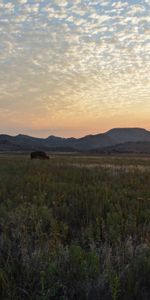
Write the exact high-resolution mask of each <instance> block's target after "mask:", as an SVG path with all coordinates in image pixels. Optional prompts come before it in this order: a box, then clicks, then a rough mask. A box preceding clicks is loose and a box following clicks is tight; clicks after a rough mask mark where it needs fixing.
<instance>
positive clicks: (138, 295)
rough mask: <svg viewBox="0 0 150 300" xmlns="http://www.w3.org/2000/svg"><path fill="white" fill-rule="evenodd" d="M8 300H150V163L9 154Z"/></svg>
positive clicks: (0, 172) (5, 161)
mask: <svg viewBox="0 0 150 300" xmlns="http://www.w3.org/2000/svg"><path fill="white" fill-rule="evenodd" d="M92 164H93V167H92ZM114 166H117V168H116V167H114ZM118 166H119V168H118ZM139 166H142V168H139ZM131 167H132V168H131ZM0 299H2V300H3V299H4V300H10V299H11V300H22V299H37V300H41V299H43V300H49V299H50V300H51V299H54V300H55V299H57V300H58V299H64V300H71V299H79V300H80V299H81V300H82V299H83V300H84V299H85V300H87V299H88V300H98V299H103V300H105V299H107V300H109V299H112V300H119V299H123V300H130V299H137V300H148V299H150V158H144V157H133V156H132V157H126V156H125V157H117V156H113V157H111V156H108V157H107V156H102V157H98V156H83V155H82V156H80V155H78V156H77V155H73V156H71V155H70V156H67V155H52V156H51V159H50V160H49V161H39V160H33V161H30V158H29V157H28V156H27V155H1V156H0Z"/></svg>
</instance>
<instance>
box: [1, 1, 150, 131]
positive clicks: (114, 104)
mask: <svg viewBox="0 0 150 300" xmlns="http://www.w3.org/2000/svg"><path fill="white" fill-rule="evenodd" d="M149 78H150V1H149V0H141V1H132V0H131V1H126V0H125V1H110V0H102V1H98V0H93V1H92V0H91V1H90V0H89V1H83V0H74V1H72V0H53V1H52V0H50V1H44V0H39V1H36V0H33V1H29V0H14V1H4V0H3V1H2V0H0V126H1V132H6V133H12V134H16V133H18V132H23V133H29V134H34V135H43V136H46V135H48V134H57V135H63V136H70V135H74V136H81V135H84V134H86V133H92V132H93V133H96V132H101V131H105V130H107V129H108V128H110V127H115V126H120V127H123V126H128V127H129V126H141V127H146V128H148V129H150V122H149V114H150V81H149V80H150V79H149Z"/></svg>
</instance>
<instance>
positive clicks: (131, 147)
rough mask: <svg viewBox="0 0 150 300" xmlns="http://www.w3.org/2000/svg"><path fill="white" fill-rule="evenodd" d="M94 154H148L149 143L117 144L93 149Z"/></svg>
mask: <svg viewBox="0 0 150 300" xmlns="http://www.w3.org/2000/svg"><path fill="white" fill-rule="evenodd" d="M94 152H95V153H99V154H115V153H116V154H117V153H118V154H119V153H120V154H121V153H135V154H150V142H127V143H123V144H117V145H114V146H109V147H104V148H99V149H95V150H94Z"/></svg>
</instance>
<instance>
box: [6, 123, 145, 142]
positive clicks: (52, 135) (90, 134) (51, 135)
mask: <svg viewBox="0 0 150 300" xmlns="http://www.w3.org/2000/svg"><path fill="white" fill-rule="evenodd" d="M115 129H141V130H145V131H149V132H150V130H148V129H146V128H144V127H138V126H136V127H113V128H110V129H108V130H106V131H104V132H98V133H94V134H92V133H89V134H86V135H84V136H81V137H74V136H70V137H64V136H57V135H54V134H50V135H48V136H47V137H40V136H32V135H30V134H24V133H18V134H16V135H12V134H7V133H0V136H1V135H7V136H10V137H17V136H28V137H31V138H37V139H43V140H44V139H47V138H49V137H55V138H62V139H81V138H84V137H87V136H96V135H99V134H106V133H108V132H109V131H111V130H115Z"/></svg>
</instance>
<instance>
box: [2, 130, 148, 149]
mask: <svg viewBox="0 0 150 300" xmlns="http://www.w3.org/2000/svg"><path fill="white" fill-rule="evenodd" d="M149 143H150V131H148V130H146V129H143V128H114V129H111V130H109V131H107V132H105V133H100V134H96V135H87V136H85V137H82V138H62V137H56V136H49V137H47V138H36V137H31V136H28V135H22V134H19V135H17V136H10V135H6V134H1V135H0V151H31V150H45V151H66V152H67V151H69V152H70V151H71V152H72V151H92V150H93V151H94V150H96V151H100V150H101V151H106V149H108V151H109V152H111V151H112V152H114V151H122V152H123V151H127V152H134V151H135V152H136V151H139V152H140V151H142V152H143V149H145V151H147V153H150V151H149ZM115 149H116V150H115ZM137 149H138V150H137ZM106 152H107V151H106Z"/></svg>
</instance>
